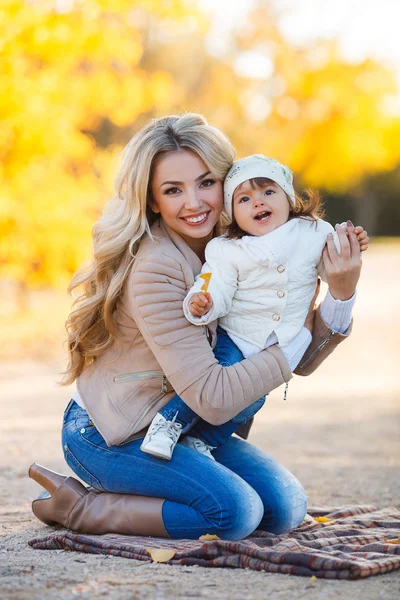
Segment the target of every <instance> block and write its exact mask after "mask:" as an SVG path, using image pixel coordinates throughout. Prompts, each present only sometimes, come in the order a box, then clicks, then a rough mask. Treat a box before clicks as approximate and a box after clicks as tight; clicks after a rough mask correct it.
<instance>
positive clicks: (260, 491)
mask: <svg viewBox="0 0 400 600" xmlns="http://www.w3.org/2000/svg"><path fill="white" fill-rule="evenodd" d="M233 159H234V151H233V148H232V146H231V144H230V142H229V141H228V139H227V138H226V137H225V136H224V135H223V134H222V133H221V132H220V131H219V130H218V129H215V128H214V127H211V126H209V125H208V124H207V123H206V121H205V120H204V118H203V117H201V116H200V115H195V114H186V115H183V116H171V117H164V118H161V119H156V120H154V121H152V122H151V123H149V124H148V125H147V126H145V127H144V128H143V129H142V130H141V131H139V132H138V133H137V134H136V135H135V136H134V137H133V138H132V140H131V141H130V142H129V144H128V145H127V148H126V150H125V156H124V161H123V164H122V166H121V170H120V173H119V175H118V178H117V181H116V195H115V197H114V198H113V200H112V201H111V202H110V204H109V205H108V206H107V207H106V210H105V212H104V215H103V216H102V218H101V219H100V220H99V221H98V223H97V224H96V225H95V227H94V230H93V261H92V263H91V265H90V266H89V268H87V269H86V270H82V271H80V272H78V274H76V275H75V277H74V278H73V280H72V283H71V286H70V288H71V290H74V289H77V288H80V289H82V292H81V295H80V296H79V297H78V299H77V300H76V302H75V304H74V307H73V311H72V313H71V315H70V317H69V319H68V321H67V329H68V335H69V352H70V362H69V367H68V370H67V372H66V376H65V383H66V384H70V383H73V382H75V381H76V382H77V391H76V392H75V394H74V396H73V399H72V400H71V401H70V402H69V404H68V406H67V408H66V410H65V413H64V421H63V431H62V443H63V450H64V456H65V459H66V462H67V463H68V465H69V466H70V467H71V469H72V470H73V471H74V472H75V473H76V474H77V475H78V476H79V477H80V478H81V479H82V480H83V481H84V482H86V483H87V484H89V486H91V488H94V489H95V491H90V490H88V489H87V488H86V487H84V486H82V484H81V483H80V482H79V481H77V480H76V479H74V478H71V477H69V478H66V477H64V476H62V475H59V474H56V473H53V472H51V471H49V470H48V469H45V468H44V467H41V466H39V465H36V464H34V465H32V467H31V468H30V476H31V477H32V478H34V479H35V480H36V481H38V482H39V483H41V484H42V485H43V487H45V488H46V490H47V491H46V492H44V493H43V494H42V495H41V496H40V497H39V498H38V499H37V500H35V501H34V503H33V511H34V513H35V515H36V516H37V517H38V518H39V519H40V520H42V521H44V522H45V523H48V524H53V523H60V524H62V525H64V526H66V527H69V528H71V529H73V530H76V531H81V532H86V533H106V532H114V533H125V534H132V535H135V534H136V535H155V536H163V537H171V538H192V539H196V538H198V537H200V535H202V534H205V533H211V534H216V535H218V536H219V537H220V538H222V539H230V540H238V539H242V538H244V537H246V536H247V535H249V534H250V533H251V532H252V531H253V530H254V529H256V528H257V527H259V528H262V529H264V530H267V531H270V532H273V533H283V532H287V531H290V530H292V529H294V528H295V527H297V526H298V525H299V524H300V523H301V521H302V520H303V518H304V516H305V514H306V495H305V492H304V490H303V487H302V486H301V484H300V483H299V482H298V481H297V479H296V478H295V477H294V476H293V475H292V474H291V473H290V472H289V471H288V470H287V469H285V468H284V467H283V466H281V465H280V464H279V463H278V462H277V461H276V460H274V459H273V458H272V457H270V456H269V455H267V454H266V453H265V452H262V451H261V450H259V449H257V448H256V447H254V446H253V445H251V444H250V443H248V442H246V441H244V440H243V439H240V438H239V437H230V438H229V439H228V441H227V442H226V443H224V444H223V445H222V446H221V447H219V448H218V450H216V451H215V452H214V458H215V460H210V459H209V458H208V457H206V456H204V455H203V454H202V453H201V452H197V451H196V450H195V449H193V448H190V447H187V446H185V445H183V444H178V445H177V447H176V449H175V452H174V455H173V458H172V460H171V461H169V462H166V461H162V460H160V459H158V458H156V457H154V456H151V455H149V454H145V453H143V452H141V451H140V445H141V443H142V442H143V438H144V436H145V434H146V430H147V428H148V425H149V424H150V423H151V421H152V419H153V417H154V416H155V415H156V413H157V412H158V410H159V409H161V408H162V407H163V406H164V405H165V404H167V402H168V401H169V400H171V398H172V397H174V395H175V394H178V395H179V396H180V397H181V398H182V399H183V400H184V402H185V403H186V404H187V405H188V406H189V407H190V408H192V409H193V410H194V411H195V413H196V414H197V415H198V416H199V417H200V418H201V419H203V420H204V421H206V422H209V423H212V424H215V425H218V424H221V423H224V422H226V421H228V420H230V419H232V418H234V417H235V416H236V415H238V414H239V413H240V412H241V411H244V409H246V408H248V407H250V406H251V405H252V404H253V403H254V401H255V400H257V399H258V398H260V397H262V396H264V395H265V394H267V393H269V392H270V391H271V390H272V389H274V388H276V387H278V386H279V385H281V384H282V383H284V382H287V381H289V380H290V378H291V377H292V371H293V370H294V368H295V367H296V365H297V363H298V361H299V360H300V358H301V357H302V358H301V362H300V364H299V365H298V366H297V369H296V372H298V373H299V374H304V375H306V374H309V373H311V372H312V371H313V370H314V369H315V368H316V367H317V366H318V365H319V364H320V363H321V362H322V360H323V359H324V358H325V357H326V356H327V355H328V354H330V353H331V352H332V350H333V349H334V348H335V347H336V346H337V345H338V344H339V343H340V342H341V341H342V340H344V339H345V338H346V337H347V335H348V334H349V332H350V327H351V326H348V327H347V330H346V331H345V332H344V333H343V334H341V333H338V332H337V331H338V330H342V329H343V319H345V320H346V319H348V322H350V316H349V315H350V313H351V307H352V304H353V301H354V293H355V289H356V284H357V281H358V278H359V275H360V270H361V261H360V257H359V251H358V252H356V251H355V248H357V250H359V244H358V241H357V239H356V234H355V232H354V228H350V229H349V230H348V231H347V234H346V231H344V230H343V231H341V232H339V239H340V243H341V248H342V252H341V255H340V256H339V254H338V253H337V252H336V251H335V250H334V249H333V250H331V249H330V252H329V254H330V259H329V260H330V262H331V264H332V265H333V268H329V269H328V284H329V286H330V288H331V290H334V294H332V295H333V297H334V299H332V297H331V296H327V298H325V300H324V302H323V305H324V318H325V319H326V321H329V322H325V321H324V320H323V319H322V317H321V314H320V311H319V309H318V310H317V311H315V313H313V311H312V309H310V312H309V317H308V318H307V321H306V326H307V328H308V329H309V330H312V334H313V335H312V341H311V344H310V345H308V344H309V337H308V336H304V335H303V336H302V335H301V332H300V334H299V336H297V337H296V338H295V339H294V340H293V342H292V343H291V344H289V345H288V346H287V347H286V348H285V354H284V353H283V352H282V350H281V349H280V348H279V347H277V346H276V345H275V346H271V347H270V348H268V349H266V350H263V351H261V352H259V353H258V354H256V355H254V356H252V357H251V358H249V359H245V360H241V361H240V362H237V363H235V364H233V365H230V366H222V365H221V364H219V363H218V361H217V359H216V358H215V356H214V353H213V348H214V347H215V345H216V343H217V339H216V323H212V324H210V325H209V326H204V327H196V326H194V325H192V324H191V323H189V322H188V321H187V320H186V319H185V316H184V314H183V308H182V303H183V300H184V298H185V295H186V292H187V291H188V290H189V289H190V288H191V286H192V285H193V282H194V279H195V276H196V275H198V274H199V272H200V270H201V266H202V262H203V261H204V249H205V246H206V244H207V243H208V242H209V241H210V239H211V238H212V237H213V236H214V235H215V234H217V233H218V231H219V222H220V217H221V212H222V206H223V193H222V182H223V180H224V177H225V175H226V173H227V172H228V170H229V168H230V166H231V164H232V162H233ZM326 315H328V318H327V317H326ZM343 315H346V316H345V317H343ZM338 323H339V325H340V327H338ZM347 325H348V323H347ZM334 327H335V328H334ZM305 340H306V341H305ZM247 419H248V420H247V422H245V423H241V424H240V423H238V426H239V425H241V427H240V428H239V429H238V431H237V433H238V435H241V436H242V437H247V434H248V430H249V427H250V425H251V414H249V413H247ZM166 427H170V425H168V423H167V425H166ZM96 491H97V492H103V493H96ZM108 492H112V493H108Z"/></svg>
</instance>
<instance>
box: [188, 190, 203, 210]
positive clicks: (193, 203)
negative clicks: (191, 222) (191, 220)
mask: <svg viewBox="0 0 400 600" xmlns="http://www.w3.org/2000/svg"><path fill="white" fill-rule="evenodd" d="M198 194H199V192H198V191H197V190H189V191H188V193H187V195H186V199H185V206H186V208H190V209H191V210H193V209H196V208H199V207H200V206H201V204H202V202H201V200H200V198H199V195H198Z"/></svg>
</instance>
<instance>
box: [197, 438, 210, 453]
mask: <svg viewBox="0 0 400 600" xmlns="http://www.w3.org/2000/svg"><path fill="white" fill-rule="evenodd" d="M193 443H194V445H195V446H196V448H199V449H200V450H208V452H211V450H215V446H209V445H208V444H206V443H205V442H203V441H202V440H200V439H199V438H197V439H195V440H194V442H193Z"/></svg>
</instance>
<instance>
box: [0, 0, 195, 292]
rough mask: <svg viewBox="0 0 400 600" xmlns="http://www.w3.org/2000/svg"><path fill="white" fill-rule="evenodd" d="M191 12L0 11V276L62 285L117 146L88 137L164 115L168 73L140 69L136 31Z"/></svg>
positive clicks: (96, 7)
mask: <svg viewBox="0 0 400 600" xmlns="http://www.w3.org/2000/svg"><path fill="white" fill-rule="evenodd" d="M192 13H193V10H192V9H190V10H189V9H188V8H186V7H185V6H184V3H183V2H181V1H180V0H179V1H178V0H176V1H170V2H156V1H147V2H143V1H139V0H116V1H113V2H108V1H105V0H85V2H80V1H75V2H72V1H68V2H67V1H64V2H62V1H60V0H59V1H57V2H56V1H55V0H54V1H50V0H47V1H46V0H41V1H38V2H21V1H16V0H5V1H4V2H2V3H1V6H0V50H1V55H0V86H1V89H2V94H1V95H0V117H1V118H0V140H1V147H0V155H1V163H2V166H1V169H0V190H1V191H0V257H1V258H0V278H3V279H4V278H7V279H15V280H17V281H21V282H24V283H25V284H28V285H35V286H36V285H41V284H51V285H53V286H61V287H65V285H66V283H67V281H68V280H69V279H70V277H71V275H72V273H73V272H74V271H75V270H76V268H77V266H78V265H79V264H80V263H81V262H82V261H83V260H84V259H87V258H88V256H89V252H90V231H91V227H92V225H93V222H94V220H95V219H96V218H97V216H98V214H99V211H100V210H101V207H102V205H103V204H104V201H105V199H106V198H107V197H109V195H110V193H111V191H112V180H113V175H114V170H115V156H116V155H117V153H118V151H119V149H120V148H121V147H122V145H123V142H124V141H125V140H121V141H118V143H117V145H112V144H110V143H108V141H106V142H104V143H103V142H102V140H101V139H100V140H99V139H95V138H96V136H98V137H100V138H101V129H102V128H103V129H105V128H107V124H109V128H111V129H112V128H114V129H115V130H117V131H118V129H121V128H126V127H131V126H132V124H134V123H135V121H136V120H137V118H138V116H139V115H142V114H148V113H150V112H151V111H152V110H156V109H157V110H160V109H161V110H165V111H167V110H168V108H169V103H170V101H169V99H170V97H171V96H172V92H173V86H174V82H173V78H172V77H171V75H170V73H168V72H166V71H164V70H162V69H159V68H158V67H157V65H155V66H154V68H147V69H144V68H142V67H141V66H140V64H139V62H140V59H141V57H142V53H143V37H144V36H145V35H146V23H148V22H149V21H152V20H155V21H156V20H157V19H158V20H160V19H161V20H162V19H166V18H168V19H174V20H175V21H177V22H179V20H180V19H184V18H187V17H188V16H190V15H191V14H192ZM99 130H100V133H99Z"/></svg>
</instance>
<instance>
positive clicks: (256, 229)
mask: <svg viewBox="0 0 400 600" xmlns="http://www.w3.org/2000/svg"><path fill="white" fill-rule="evenodd" d="M232 209H233V215H234V217H235V219H236V222H237V224H238V225H239V227H240V228H241V229H243V231H246V232H247V233H248V234H249V235H256V236H260V235H264V234H265V233H269V232H270V231H273V230H274V229H276V228H277V227H280V226H281V225H283V224H284V223H286V221H287V220H288V218H289V211H290V205H289V201H288V199H287V197H286V194H285V192H284V191H283V189H282V188H281V187H280V186H279V185H278V184H277V183H273V182H271V183H266V184H265V185H263V186H262V187H258V186H257V187H254V188H253V186H252V185H251V184H250V182H249V181H245V182H244V183H242V184H241V185H239V186H238V187H237V188H236V190H235V192H234V194H233V206H232Z"/></svg>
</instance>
